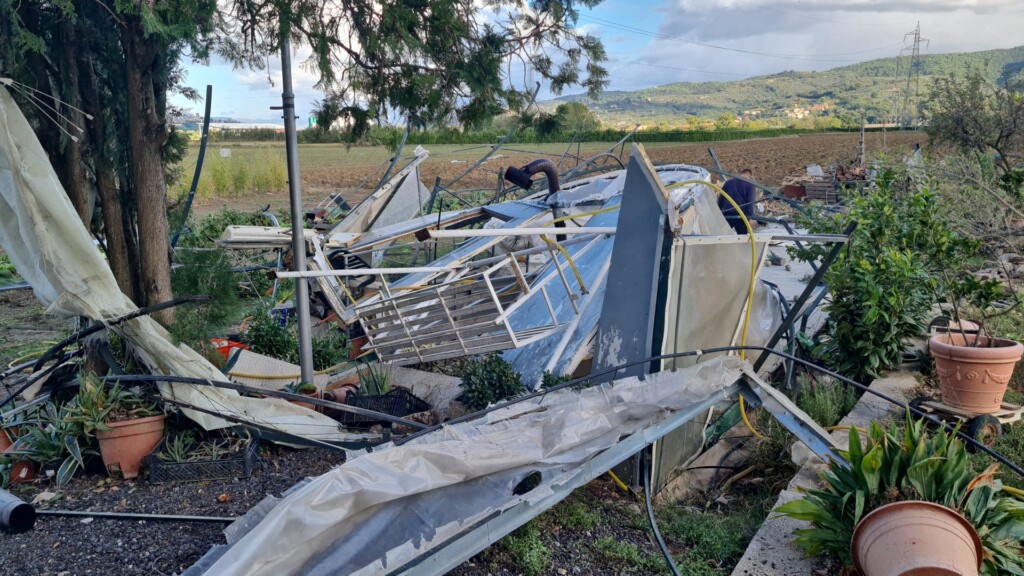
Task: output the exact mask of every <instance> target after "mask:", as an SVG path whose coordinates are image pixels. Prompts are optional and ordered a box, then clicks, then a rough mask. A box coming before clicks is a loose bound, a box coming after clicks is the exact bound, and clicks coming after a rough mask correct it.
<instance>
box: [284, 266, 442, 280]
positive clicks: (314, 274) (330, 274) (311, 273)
mask: <svg viewBox="0 0 1024 576" xmlns="http://www.w3.org/2000/svg"><path fill="white" fill-rule="evenodd" d="M456 268H457V267H451V268H445V267H442V266H425V267H420V268H346V269H341V270H305V271H302V272H285V271H281V272H278V273H277V277H278V278H334V277H338V276H373V275H377V274H419V273H420V272H451V271H452V270H455V269H456Z"/></svg>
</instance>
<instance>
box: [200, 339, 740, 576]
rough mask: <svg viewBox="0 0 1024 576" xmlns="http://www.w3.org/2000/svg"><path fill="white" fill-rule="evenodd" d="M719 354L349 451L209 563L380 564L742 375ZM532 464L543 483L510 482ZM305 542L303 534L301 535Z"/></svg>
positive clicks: (392, 562)
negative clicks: (643, 376) (356, 452)
mask: <svg viewBox="0 0 1024 576" xmlns="http://www.w3.org/2000/svg"><path fill="white" fill-rule="evenodd" d="M742 366H743V365H742V364H741V363H740V361H739V360H738V359H737V358H735V357H723V358H718V359H715V360H713V361H711V362H707V363H703V364H699V365H697V366H693V367H689V368H685V369H682V370H679V371H676V372H661V373H658V374H653V375H649V376H647V379H646V380H644V381H641V380H639V379H637V378H629V379H625V380H621V381H617V382H612V383H608V384H604V385H601V386H596V387H593V388H588V389H585V390H582V391H575V390H571V389H563V390H559V391H557V392H553V393H551V394H549V395H547V396H545V397H542V398H540V399H535V400H527V401H524V402H520V403H517V404H514V405H512V406H509V407H506V408H503V409H501V410H497V411H495V412H492V413H490V414H487V415H485V416H483V417H481V418H479V419H476V420H472V421H469V422H462V423H458V424H455V425H453V426H448V427H445V428H443V429H441V430H438V431H436V432H434V433H432V434H428V435H426V436H423V437H420V438H416V439H414V440H412V441H410V442H409V443H407V444H405V445H402V446H393V445H389V446H387V447H384V448H377V449H376V450H374V451H373V452H370V453H366V454H362V455H359V456H357V457H353V458H351V459H350V460H349V461H348V462H346V463H345V464H343V465H341V466H339V467H338V468H335V469H334V470H332V471H330V472H328V473H326V474H324V475H322V476H320V477H318V478H315V479H314V480H313V481H312V482H310V483H309V484H308V485H306V486H305V487H303V488H302V489H300V490H298V491H296V492H295V493H293V494H291V495H290V496H288V497H287V498H285V499H283V500H282V501H281V502H280V503H279V504H278V505H277V506H276V507H275V508H274V509H273V510H272V511H271V512H270V513H269V514H267V516H266V518H264V520H263V521H262V522H260V523H259V524H258V525H257V526H255V527H254V528H253V529H252V531H250V532H249V533H248V534H246V535H245V536H243V537H241V539H239V540H238V541H237V542H236V543H235V544H234V545H233V546H232V547H231V548H230V549H229V550H228V551H227V552H226V553H224V555H223V556H221V557H220V559H219V560H217V561H216V562H215V563H213V565H212V566H211V567H210V568H209V570H208V571H207V572H206V573H207V574H217V575H234V576H242V575H245V576H259V575H278V574H308V575H316V574H325V575H326V574H352V575H369V574H384V573H388V572H390V571H392V570H395V569H398V568H401V567H403V566H405V565H406V564H407V563H408V562H410V561H413V560H415V559H416V558H417V557H419V556H421V555H423V554H425V553H427V552H429V551H431V550H435V549H437V548H438V547H439V546H441V545H443V544H444V543H445V542H447V541H449V540H451V539H452V538H454V537H456V536H457V535H459V534H461V533H462V532H465V531H466V530H469V529H471V528H473V527H475V526H476V525H477V524H478V523H479V522H481V521H483V520H485V519H487V518H490V517H492V516H494V515H495V514H498V513H500V512H501V511H503V510H507V509H509V508H511V507H513V506H515V505H517V504H519V503H521V502H522V501H524V500H525V501H534V500H535V499H538V498H541V497H543V496H546V495H548V494H550V493H551V486H555V485H558V484H559V483H560V482H564V481H566V480H567V479H568V478H570V477H571V476H572V475H574V474H575V473H577V472H578V470H579V469H580V467H582V466H584V465H586V463H587V462H588V461H589V460H590V459H591V458H593V457H594V456H596V455H597V454H599V453H601V452H602V451H604V450H606V449H608V448H610V447H611V446H613V445H615V444H616V443H617V442H618V441H619V439H620V438H622V437H624V436H627V435H629V434H631V433H633V432H635V431H637V430H640V429H642V428H644V427H647V426H649V425H651V424H653V423H655V422H657V421H658V420H660V419H662V418H664V417H665V416H667V415H668V414H669V413H671V412H674V411H678V410H681V409H683V408H686V407H687V406H690V405H691V404H693V403H695V402H699V401H701V400H705V399H708V398H713V397H715V395H723V396H724V393H723V391H724V390H725V389H726V388H728V387H729V386H730V385H732V384H733V383H735V382H736V380H737V379H738V378H739V377H740V375H741V374H742ZM533 472H540V473H541V475H542V482H541V484H540V485H539V486H538V487H537V488H535V489H534V490H532V491H530V492H527V493H526V494H525V495H523V496H515V495H513V493H512V491H513V489H514V487H515V486H516V485H517V484H518V483H519V482H520V481H522V480H523V479H524V478H526V477H527V476H528V475H530V474H532V473H533ZM297 543H301V545H297Z"/></svg>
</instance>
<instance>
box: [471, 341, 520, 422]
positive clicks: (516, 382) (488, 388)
mask: <svg viewBox="0 0 1024 576" xmlns="http://www.w3.org/2000/svg"><path fill="white" fill-rule="evenodd" d="M462 390H463V392H462V396H460V397H459V400H460V401H461V402H462V403H463V404H465V405H466V407H468V408H470V409H471V410H482V409H484V408H486V407H487V406H489V405H491V404H494V403H495V402H501V401H502V400H507V399H509V398H513V397H515V396H518V395H520V394H522V393H524V392H526V387H525V386H523V382H522V376H521V375H520V374H519V373H518V372H516V371H515V370H513V369H512V366H511V365H509V363H508V362H505V360H503V359H502V358H501V356H498V355H497V354H488V355H486V356H483V357H482V358H478V359H475V360H474V361H472V362H470V363H468V366H467V367H466V370H465V372H463V374H462Z"/></svg>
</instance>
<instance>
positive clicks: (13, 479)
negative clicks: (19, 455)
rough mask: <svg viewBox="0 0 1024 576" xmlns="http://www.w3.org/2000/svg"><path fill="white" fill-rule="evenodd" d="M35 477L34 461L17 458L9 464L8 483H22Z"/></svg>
mask: <svg viewBox="0 0 1024 576" xmlns="http://www.w3.org/2000/svg"><path fill="white" fill-rule="evenodd" d="M35 477H36V463H35V462H29V461H28V460H17V461H15V462H14V463H13V464H11V476H10V479H9V480H8V483H10V484H24V483H26V482H31V481H32V479H33V478H35Z"/></svg>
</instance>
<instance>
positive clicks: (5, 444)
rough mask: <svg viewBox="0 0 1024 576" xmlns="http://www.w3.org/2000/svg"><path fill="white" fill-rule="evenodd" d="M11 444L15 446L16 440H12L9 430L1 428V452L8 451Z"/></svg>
mask: <svg viewBox="0 0 1024 576" xmlns="http://www.w3.org/2000/svg"><path fill="white" fill-rule="evenodd" d="M11 446H14V442H11V438H10V436H8V435H7V430H0V452H5V451H7V449H8V448H10V447H11Z"/></svg>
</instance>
